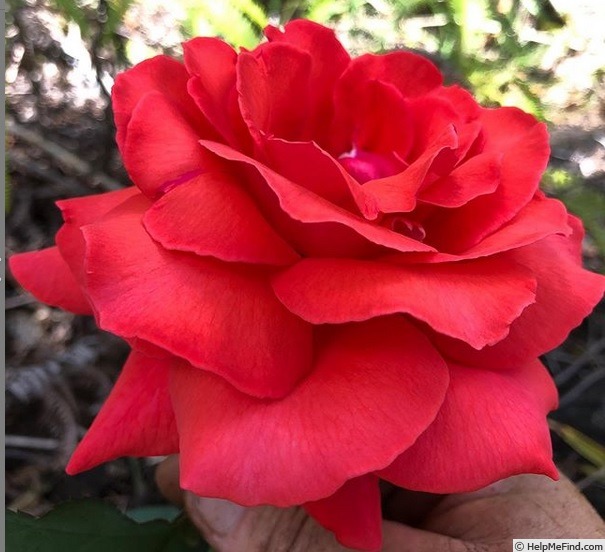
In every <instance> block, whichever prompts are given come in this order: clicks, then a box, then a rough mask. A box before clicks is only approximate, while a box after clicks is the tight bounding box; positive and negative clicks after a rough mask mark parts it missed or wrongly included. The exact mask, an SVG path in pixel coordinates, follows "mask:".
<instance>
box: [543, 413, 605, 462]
mask: <svg viewBox="0 0 605 552" xmlns="http://www.w3.org/2000/svg"><path fill="white" fill-rule="evenodd" d="M548 424H549V426H550V429H552V430H553V431H554V432H555V433H556V434H557V435H558V436H559V437H561V439H563V441H565V442H566V443H567V444H568V445H569V446H570V447H571V448H572V449H574V450H575V451H576V452H577V453H578V454H579V455H580V456H582V457H583V458H586V460H588V461H589V462H591V463H592V464H594V466H595V467H596V468H603V467H605V446H603V445H601V444H600V443H597V442H596V441H595V440H593V439H591V438H590V437H588V436H587V435H584V434H583V433H582V432H581V431H578V430H577V429H575V428H573V427H571V426H569V425H567V424H561V423H559V422H556V421H555V420H549V421H548Z"/></svg>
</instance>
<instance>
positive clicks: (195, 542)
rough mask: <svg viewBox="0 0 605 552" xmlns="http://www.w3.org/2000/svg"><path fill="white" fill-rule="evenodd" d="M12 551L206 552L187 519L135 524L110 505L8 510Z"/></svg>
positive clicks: (93, 503) (94, 503)
mask: <svg viewBox="0 0 605 552" xmlns="http://www.w3.org/2000/svg"><path fill="white" fill-rule="evenodd" d="M6 550H7V551H8V552H68V551H72V550H73V551H76V550H77V551H78V552H107V551H110V552H207V551H209V548H208V545H207V544H206V543H204V542H203V541H202V539H201V537H200V535H199V533H198V532H197V531H196V530H195V529H194V528H193V527H192V526H191V524H190V523H189V522H188V521H187V520H186V519H185V518H183V517H180V518H178V519H177V520H175V521H174V522H173V523H168V522H166V521H157V520H156V521H150V522H147V523H136V522H135V521H133V520H131V519H130V518H128V517H126V516H125V515H123V514H121V513H120V512H119V511H118V510H116V509H115V508H114V507H113V506H110V505H109V504H106V503H103V502H100V501H93V500H79V501H74V502H66V503H64V504H61V505H59V506H58V507H57V508H55V509H54V510H52V511H51V512H49V513H48V514H46V515H44V516H42V517H40V518H35V517H33V516H30V515H27V514H23V513H15V512H13V511H11V510H7V511H6Z"/></svg>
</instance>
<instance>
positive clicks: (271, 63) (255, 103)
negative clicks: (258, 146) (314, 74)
mask: <svg viewBox="0 0 605 552" xmlns="http://www.w3.org/2000/svg"><path fill="white" fill-rule="evenodd" d="M236 71H237V91H238V93H239V104H240V109H241V112H242V115H243V117H244V120H245V121H246V123H247V124H248V128H249V129H250V133H251V134H252V136H253V137H254V138H255V139H256V140H257V141H261V139H262V137H263V136H276V137H278V138H284V139H286V140H303V141H305V140H309V139H311V137H312V136H311V132H310V130H309V127H310V124H309V100H310V98H309V94H308V92H309V76H310V73H311V56H310V55H309V54H308V53H306V52H304V51H303V50H300V49H298V48H295V47H293V46H290V45H289V44H285V43H281V42H272V43H265V44H262V45H261V46H259V47H257V48H256V50H254V51H253V52H250V53H248V52H243V53H241V54H240V55H239V57H238V61H237V68H236Z"/></svg>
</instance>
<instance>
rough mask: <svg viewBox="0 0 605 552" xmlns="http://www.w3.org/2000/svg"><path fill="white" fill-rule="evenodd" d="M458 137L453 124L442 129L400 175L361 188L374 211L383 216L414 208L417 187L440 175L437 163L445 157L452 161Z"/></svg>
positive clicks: (371, 182)
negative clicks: (436, 170) (437, 170)
mask: <svg viewBox="0 0 605 552" xmlns="http://www.w3.org/2000/svg"><path fill="white" fill-rule="evenodd" d="M457 146H458V137H457V135H456V132H455V130H454V127H453V125H449V126H448V127H446V128H445V129H444V130H443V131H442V132H441V134H440V135H439V136H438V137H436V138H435V140H434V141H433V144H432V146H431V147H430V148H428V149H427V150H426V151H425V152H424V153H423V154H422V155H421V156H420V157H418V159H416V160H415V161H414V162H413V163H412V164H411V165H410V166H409V167H407V168H406V169H405V170H404V171H403V172H400V173H399V174H396V175H393V176H387V177H385V178H378V179H376V180H371V181H370V182H367V183H366V184H365V185H364V191H365V192H366V193H367V194H369V195H370V196H371V197H372V199H373V200H374V202H375V203H376V205H377V207H378V209H379V210H380V211H382V212H383V213H407V212H409V211H412V210H413V209H414V208H415V207H416V200H417V196H418V191H419V190H420V188H421V187H422V186H423V185H424V184H427V183H429V182H431V180H434V179H437V178H439V177H440V176H441V175H440V174H439V173H436V172H435V169H436V168H437V167H438V166H439V163H440V161H441V160H442V159H443V157H444V156H447V157H449V158H451V159H452V161H453V157H452V156H453V150H454V149H455V148H456V147H457Z"/></svg>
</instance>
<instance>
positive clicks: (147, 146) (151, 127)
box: [122, 92, 220, 199]
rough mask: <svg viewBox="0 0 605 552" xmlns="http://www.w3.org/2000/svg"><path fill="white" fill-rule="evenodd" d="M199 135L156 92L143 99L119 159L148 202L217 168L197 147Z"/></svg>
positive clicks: (216, 164) (204, 152)
mask: <svg viewBox="0 0 605 552" xmlns="http://www.w3.org/2000/svg"><path fill="white" fill-rule="evenodd" d="M208 136H209V134H208V133H205V134H204V133H200V132H199V131H198V130H197V129H196V128H195V127H193V126H192V125H191V122H190V121H189V120H187V119H186V118H185V117H184V116H183V115H182V114H181V113H180V112H179V111H178V110H177V109H175V107H174V106H173V105H172V104H171V103H170V102H169V101H168V100H167V99H166V98H164V96H162V95H161V94H160V93H159V92H150V93H149V94H147V95H146V96H144V97H143V98H142V99H141V100H140V101H139V103H138V104H137V107H136V108H135V110H134V111H133V113H132V117H131V119H130V123H128V136H127V138H126V140H125V142H124V148H123V150H122V156H123V158H124V165H125V166H126V169H127V170H128V174H130V177H131V178H132V180H133V182H134V183H135V184H136V185H137V186H138V187H139V188H140V189H141V191H142V192H143V193H144V194H145V195H146V196H148V197H150V198H151V199H155V198H156V197H158V196H159V195H160V194H161V193H163V192H166V191H168V190H169V189H171V188H173V187H175V186H178V185H179V184H181V183H183V182H186V181H187V180H189V179H190V178H191V177H192V176H195V175H197V174H200V173H202V172H207V171H211V170H217V169H220V165H219V162H218V161H217V160H216V158H214V156H212V155H210V154H209V153H208V152H207V151H206V150H204V149H203V148H201V147H200V145H199V144H198V140H199V139H200V138H202V137H208Z"/></svg>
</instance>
